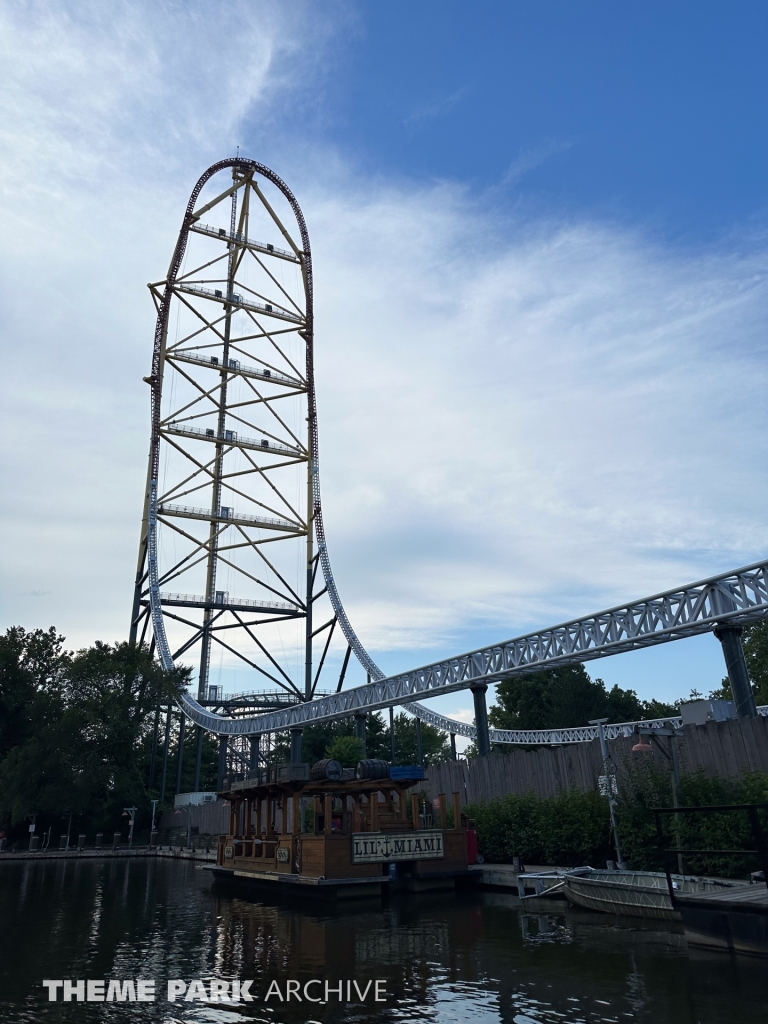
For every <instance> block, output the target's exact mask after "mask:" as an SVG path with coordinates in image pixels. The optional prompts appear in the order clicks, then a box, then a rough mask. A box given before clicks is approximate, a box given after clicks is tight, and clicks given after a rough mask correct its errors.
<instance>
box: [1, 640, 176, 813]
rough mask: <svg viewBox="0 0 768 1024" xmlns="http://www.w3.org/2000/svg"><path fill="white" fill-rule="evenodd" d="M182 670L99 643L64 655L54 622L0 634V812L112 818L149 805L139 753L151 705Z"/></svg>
mask: <svg viewBox="0 0 768 1024" xmlns="http://www.w3.org/2000/svg"><path fill="white" fill-rule="evenodd" d="M188 675H189V673H188V670H186V669H173V670H172V671H170V672H166V671H164V670H163V668H162V667H161V666H160V664H159V662H157V661H155V660H154V659H153V658H152V657H151V655H150V653H149V649H148V648H147V647H146V646H136V645H132V644H127V643H123V644H115V645H113V646H111V645H109V644H103V643H97V644H95V645H94V646H93V647H90V648H87V649H84V650H82V651H79V652H78V653H77V654H74V655H73V654H68V653H65V652H64V650H63V638H62V637H60V636H58V635H57V634H56V631H55V630H54V629H51V630H48V631H43V630H36V631H34V632H33V633H26V632H25V631H24V630H23V629H21V628H20V627H13V628H12V629H9V630H8V631H7V632H6V634H5V636H4V637H2V638H0V712H2V715H1V716H0V717H2V726H1V727H0V728H2V732H1V733H0V816H2V817H3V818H4V819H5V820H9V821H11V822H19V821H21V820H22V819H24V818H26V817H30V816H31V815H47V816H49V818H53V819H58V818H60V816H61V815H63V814H74V815H77V816H80V817H81V824H86V823H87V824H88V825H96V826H97V827H101V826H108V825H110V824H114V823H115V821H116V820H118V819H119V816H120V814H121V813H122V807H123V806H124V805H136V806H137V807H139V808H145V807H146V806H148V797H147V793H146V788H145V773H144V764H143V758H142V752H143V750H144V749H145V747H146V743H147V737H148V735H149V734H150V733H151V730H152V725H153V721H154V711H155V708H156V706H157V704H158V702H160V703H164V704H167V703H168V702H170V701H174V700H176V699H177V698H178V696H179V695H180V692H181V690H182V689H184V687H185V686H186V684H187V681H188Z"/></svg>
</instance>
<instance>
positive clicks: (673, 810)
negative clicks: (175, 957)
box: [653, 803, 768, 907]
mask: <svg viewBox="0 0 768 1024" xmlns="http://www.w3.org/2000/svg"><path fill="white" fill-rule="evenodd" d="M766 808H768V803H759V804H708V805H705V806H702V807H654V808H653V813H654V816H655V818H656V836H657V838H658V843H659V849H660V850H661V853H662V855H663V857H664V871H665V874H666V876H667V888H668V890H669V898H670V900H671V902H672V906H673V907H676V901H675V897H676V889H675V886H674V883H673V882H672V872H671V871H670V868H669V863H670V861H669V859H670V857H671V856H672V855H673V854H675V855H677V854H682V855H683V856H689V857H693V856H697V855H706V856H712V857H717V856H724V857H725V856H730V857H755V856H757V857H758V858H759V860H760V866H761V868H762V874H763V880H764V881H765V885H766V887H768V840H767V839H766V835H765V831H764V830H763V826H762V824H761V822H760V815H759V813H758V812H759V811H760V810H765V809H766ZM737 811H743V812H744V813H745V814H746V815H747V817H748V819H749V824H750V826H751V830H752V837H753V839H754V841H755V847H756V848H755V849H754V850H714V849H706V850H689V849H685V850H683V849H680V848H673V847H666V846H665V845H664V844H665V840H664V830H663V829H662V826H661V815H662V814H728V813H733V812H737Z"/></svg>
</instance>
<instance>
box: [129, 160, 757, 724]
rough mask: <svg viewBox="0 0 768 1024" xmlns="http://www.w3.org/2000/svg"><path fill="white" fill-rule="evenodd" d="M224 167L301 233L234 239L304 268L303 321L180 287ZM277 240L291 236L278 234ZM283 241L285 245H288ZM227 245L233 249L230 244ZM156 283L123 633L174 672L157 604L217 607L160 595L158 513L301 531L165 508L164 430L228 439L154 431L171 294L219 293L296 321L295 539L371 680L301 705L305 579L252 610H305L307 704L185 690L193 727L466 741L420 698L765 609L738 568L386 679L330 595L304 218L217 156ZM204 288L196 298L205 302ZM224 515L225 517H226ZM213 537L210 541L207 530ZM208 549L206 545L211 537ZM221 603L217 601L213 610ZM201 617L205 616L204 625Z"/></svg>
mask: <svg viewBox="0 0 768 1024" xmlns="http://www.w3.org/2000/svg"><path fill="white" fill-rule="evenodd" d="M228 168H231V169H232V171H233V177H234V176H235V174H239V175H241V176H243V175H245V176H249V180H250V179H251V178H253V176H254V175H260V176H262V177H263V178H265V179H266V180H268V181H269V182H271V183H272V184H273V185H274V186H276V188H277V189H278V190H279V191H280V192H281V193H282V195H283V196H284V197H285V199H286V200H287V202H288V204H289V206H290V208H291V210H292V212H293V214H294V216H295V218H296V223H297V225H298V227H299V232H300V236H301V250H300V251H299V250H298V249H296V251H295V254H294V253H292V252H290V251H289V250H275V247H274V246H260V245H259V244H256V243H252V242H250V241H249V240H246V241H245V242H243V241H242V240H240V241H239V243H238V244H240V245H241V246H244V247H248V248H250V249H253V250H254V251H258V252H263V253H268V254H269V255H270V256H274V257H276V258H281V259H287V260H293V261H294V262H300V263H301V267H302V273H303V278H304V289H305V299H306V308H305V312H304V314H303V316H302V317H299V316H298V315H295V314H293V313H292V312H291V311H289V310H287V309H284V308H282V307H278V306H276V305H275V304H274V303H269V304H268V303H266V302H265V301H261V302H256V301H255V300H251V299H248V300H245V299H243V297H242V295H232V294H229V293H228V294H227V296H226V297H223V296H222V293H221V292H220V291H219V292H215V291H213V292H212V291H211V290H210V289H203V288H201V287H197V286H191V285H188V284H186V285H185V284H183V283H181V284H180V283H179V280H178V278H179V272H180V269H181V266H182V263H183V260H184V255H185V251H186V247H187V241H188V238H189V233H190V231H193V230H194V231H196V232H198V233H200V234H204V235H205V234H210V236H211V237H213V238H216V237H219V236H221V235H222V234H223V233H224V232H223V231H222V230H218V231H216V230H215V229H214V228H208V227H207V226H206V225H202V224H200V217H201V216H202V215H203V214H204V213H205V212H207V210H208V209H210V207H211V206H212V205H214V204H213V203H209V204H208V205H207V206H203V207H202V209H200V210H196V209H195V207H196V203H197V200H198V198H199V196H200V193H201V191H202V189H203V187H204V186H205V184H206V183H207V182H208V181H209V180H210V178H211V177H212V176H213V175H215V174H216V173H218V172H219V171H222V170H225V169H228ZM234 191H235V186H233V187H232V189H231V190H230V192H234ZM257 191H258V190H257ZM228 194H229V192H227V193H224V194H223V195H224V196H226V195H228ZM221 199H222V196H220V197H218V199H217V200H216V202H218V201H220V200H221ZM233 210H234V206H233ZM233 225H234V213H233ZM234 237H235V234H234V227H233V230H232V238H233V239H234ZM286 238H288V235H287V234H286ZM288 240H289V241H290V239H288ZM291 244H293V243H291ZM230 248H232V249H234V242H233V243H232V245H231V246H230ZM230 259H231V258H230ZM162 284H163V286H164V287H163V289H162V291H160V290H159V289H158V290H156V302H157V305H158V316H157V325H156V329H155V338H154V349H153V359H152V373H151V375H150V377H149V378H147V381H148V383H149V384H150V386H151V388H152V437H151V446H150V468H149V475H148V477H149V478H148V487H147V496H146V505H145V532H144V535H143V539H142V544H143V546H142V551H141V553H140V559H139V571H138V573H137V584H136V597H135V600H134V614H133V623H132V635H133V636H135V634H136V628H137V625H138V623H139V622H140V620H141V616H142V614H145V615H146V616H148V618H149V619H151V623H152V631H153V635H154V642H155V645H156V648H157V652H158V655H159V657H160V660H161V662H162V664H163V665H164V667H165V668H171V667H172V666H173V665H174V660H175V658H174V654H173V653H172V651H171V647H170V644H169V641H168V637H167V635H166V629H165V616H164V613H163V604H164V603H165V604H172V603H176V604H180V603H181V604H184V605H185V606H187V607H190V606H205V607H206V615H207V616H208V615H209V614H210V612H211V610H212V609H213V608H215V607H216V600H214V595H213V594H212V593H211V594H207V595H205V596H204V597H203V598H198V599H196V600H197V604H195V599H192V598H191V595H183V594H182V595H179V594H177V595H161V590H160V584H161V573H160V570H159V564H158V517H159V516H160V515H161V514H162V513H163V512H166V514H168V513H169V510H170V513H175V514H176V515H180V516H186V517H187V518H192V519H195V518H197V519H209V520H211V522H221V521H223V520H225V519H226V521H227V522H232V523H234V522H236V523H239V524H244V525H248V523H249V522H250V523H251V524H252V525H255V526H262V527H264V526H267V527H269V528H271V529H273V530H283V531H285V532H289V533H290V532H291V531H293V532H294V534H296V533H297V532H298V529H299V524H297V523H295V522H292V521H290V520H278V519H275V518H272V519H269V520H268V519H265V518H258V517H254V516H246V515H244V514H241V515H240V516H239V518H237V517H235V518H234V519H233V518H232V510H231V509H224V508H221V509H219V507H218V506H217V505H215V504H214V507H213V508H212V511H211V513H210V514H208V513H207V512H206V510H204V509H196V508H194V507H187V506H180V505H171V504H168V503H166V504H163V502H162V501H161V500H160V499H159V497H158V477H159V469H160V445H161V434H162V429H163V427H164V428H165V430H166V434H167V433H174V434H175V435H178V436H190V437H195V438H197V439H198V440H208V441H213V442H214V444H216V446H217V450H218V449H219V447H220V446H221V444H222V442H223V441H224V440H225V439H224V431H223V429H221V428H220V429H219V431H218V432H217V433H215V432H214V431H213V430H208V431H203V430H201V429H200V428H196V427H184V426H179V425H178V424H176V423H170V424H168V423H165V424H163V421H162V419H161V411H160V406H161V396H162V374H163V361H164V358H165V344H166V338H167V333H168V322H169V312H170V308H171V299H172V298H173V296H174V294H178V293H179V291H182V292H185V293H187V294H188V295H192V294H194V295H198V293H199V294H200V295H201V296H203V297H204V298H206V299H208V300H211V299H213V300H216V299H219V298H221V300H222V302H224V303H225V305H226V304H228V305H227V308H230V309H231V308H234V307H235V306H237V308H238V309H246V308H247V309H251V310H252V311H258V312H259V313H266V314H268V315H270V316H274V317H276V318H278V319H281V320H283V321H292V322H296V323H298V324H300V326H301V330H302V337H304V339H305V341H306V352H307V354H306V380H305V381H304V382H301V384H302V385H305V386H306V394H307V407H308V416H307V419H308V440H309V451H308V453H307V454H308V458H309V476H310V487H309V490H310V494H311V514H308V516H307V519H308V522H307V524H306V528H305V529H304V532H305V533H306V536H307V543H308V546H309V550H310V551H311V544H312V536H311V534H312V527H314V535H315V538H316V541H317V555H316V556H315V558H316V559H317V560H319V564H320V567H321V570H322V575H323V580H324V583H325V590H326V591H327V595H328V598H329V600H330V603H331V606H332V608H333V613H334V617H335V621H336V622H338V625H339V627H340V629H341V632H342V634H343V636H344V637H345V639H346V641H347V644H348V645H349V650H350V651H353V652H354V654H355V656H356V658H357V660H358V661H359V662H360V664H361V665H362V667H363V668H364V669H365V671H366V673H367V675H368V678H369V683H367V684H366V685H365V686H358V687H354V688H350V689H347V690H340V692H338V693H334V694H329V695H325V696H322V697H317V698H316V699H309V698H310V697H311V695H312V694H313V693H314V687H311V688H310V679H309V674H310V671H311V635H312V634H311V606H312V601H313V600H314V598H313V597H312V583H310V584H308V591H307V594H308V597H307V602H306V608H305V610H304V611H303V612H302V609H301V607H299V606H298V605H296V606H289V605H287V604H285V603H283V604H282V605H278V604H277V603H273V605H272V608H271V609H270V608H268V606H267V605H268V603H267V602H262V603H261V604H259V605H258V608H259V610H261V611H270V610H271V611H272V612H273V613H277V612H280V614H282V615H283V616H289V615H290V614H294V613H295V614H297V615H298V614H305V615H306V617H307V637H308V639H307V643H308V645H310V646H309V647H308V651H309V654H308V661H307V664H308V666H309V668H308V669H307V673H308V676H307V688H306V693H305V699H304V700H303V701H302V702H300V703H296V704H294V705H293V706H290V707H285V708H281V709H280V710H276V711H269V712H267V713H265V714H260V715H256V716H254V717H250V718H228V717H226V716H222V715H217V714H213V713H212V712H210V711H208V710H206V708H205V707H203V706H202V705H201V704H200V703H198V701H196V700H194V699H193V698H192V697H191V696H190V695H188V694H185V695H184V696H183V698H182V701H181V707H182V710H183V712H184V713H185V715H187V717H188V718H189V719H191V721H192V722H194V723H195V724H197V725H198V726H200V727H201V728H203V729H206V730H207V731H209V732H211V733H216V734H219V735H225V736H246V735H253V734H262V733H270V732H276V731H280V730H285V729H289V728H292V727H302V726H304V725H310V724H315V723H320V722H328V721H332V720H334V719H337V718H341V717H346V716H349V715H352V714H354V713H355V712H358V713H359V712H367V711H377V710H381V709H384V708H388V707H392V706H397V705H399V706H402V707H404V708H405V710H407V711H408V712H409V713H410V714H412V715H414V716H416V717H417V718H419V719H421V720H422V721H424V722H426V723H427V724H429V725H432V726H435V727H436V728H438V729H441V730H444V731H446V732H449V733H453V734H457V735H461V736H465V737H468V738H471V739H474V738H475V737H476V735H477V732H476V729H475V727H474V726H471V725H468V724H466V723H463V722H459V721H455V720H453V719H450V718H447V717H445V716H442V715H439V714H436V713H434V712H432V711H430V710H429V709H427V708H426V707H424V706H423V705H421V704H419V703H418V700H419V698H423V697H432V696H438V695H440V694H447V693H453V692H456V691H459V690H464V689H468V688H472V687H477V686H482V685H484V684H489V683H496V682H500V681H501V680H504V679H509V678H511V677H513V676H516V675H521V674H526V673H530V672H534V671H537V670H540V669H542V668H545V667H556V666H562V665H571V664H576V663H580V662H585V661H590V660H593V659H596V658H601V657H607V656H610V655H613V654H618V653H621V652H625V651H630V650H636V649H638V648H641V647H648V646H653V645H656V644H660V643H667V642H670V641H672V640H678V639H682V638H684V637H688V636H694V635H696V634H700V633H703V632H709V631H711V630H712V629H714V628H715V627H716V626H718V625H723V624H733V625H743V624H745V623H749V622H752V621H754V620H756V619H758V618H761V617H763V616H765V615H766V614H768V561H764V562H758V563H755V564H754V565H750V566H747V567H746V568H743V569H738V570H735V571H734V572H730V573H725V574H723V575H720V576H715V577H711V578H709V579H707V580H703V581H700V582H698V583H694V584H691V585H689V586H686V587H681V588H677V589H675V590H670V591H667V592H665V593H662V594H656V595H654V596H653V597H649V598H645V599H643V600H641V601H636V602H633V603H631V604H628V605H623V606H619V607H616V608H612V609H608V610H607V611H603V612H599V613H597V614H595V615H590V616H587V617H586V618H582V619H574V620H572V621H570V622H566V623H562V624H560V625H558V626H554V627H552V628H550V629H546V630H542V631H539V632H535V633H529V634H526V635H524V636H521V637H518V638H516V639H513V640H509V641H505V642H503V643H500V644H495V645H492V646H489V647H485V648H481V649H479V650H476V651H471V652H469V653H467V654H463V655H460V656H458V657H455V658H450V659H447V660H442V661H437V662H434V663H432V664H430V665H426V666H423V667H421V668H418V669H415V670H413V671H411V672H405V673H400V674H398V675H395V676H391V677H386V676H385V674H384V673H383V672H382V671H381V669H380V668H379V667H378V665H376V663H375V662H374V661H373V659H372V658H371V656H370V655H369V654H368V652H367V651H366V650H365V647H364V646H363V644H362V643H361V641H360V639H359V638H358V636H357V634H356V633H355V631H354V629H353V628H352V625H351V623H350V621H349V618H348V616H347V614H346V611H345V609H344V606H343V604H342V601H341V598H340V596H339V593H338V589H337V586H336V582H335V580H334V577H333V572H332V569H331V563H330V558H329V555H328V546H327V542H326V538H325V531H324V527H323V511H322V502H321V496H320V471H319V447H318V430H317V411H316V402H315V384H314V368H313V324H314V320H313V277H312V256H311V249H310V243H309V235H308V232H307V227H306V223H305V220H304V217H303V214H302V212H301V209H300V208H299V205H298V203H297V201H296V199H295V197H294V196H293V194H292V192H291V191H290V189H289V188H288V187H287V185H286V184H285V183H284V182H283V181H282V179H281V178H279V177H278V176H277V175H276V174H275V173H274V172H273V171H271V170H270V169H269V168H267V167H265V166H264V165H263V164H259V163H257V162H256V161H253V160H246V159H244V158H236V159H229V160H222V161H220V162H218V163H216V164H214V165H213V166H212V167H210V168H208V170H207V171H206V172H205V174H203V175H202V177H201V178H200V180H199V181H198V182H197V184H196V185H195V188H194V189H193V191H192V195H191V197H190V200H189V203H188V205H187V209H186V213H185V216H184V221H183V224H182V228H181V231H180V234H179V238H178V242H177V244H176V249H175V251H174V255H173V259H172V261H171V266H170V268H169V272H168V276H167V278H166V280H165V282H163V283H162ZM203 293H205V294H204V295H203ZM176 358H177V359H181V360H182V361H183V360H184V359H186V362H187V363H190V364H192V363H195V362H201V363H202V362H203V361H204V360H203V359H202V358H201V357H200V356H198V355H190V354H189V353H187V354H186V356H185V355H184V354H183V353H182V354H181V355H180V356H177V357H176ZM236 369H237V372H238V373H243V374H246V375H247V374H250V376H251V377H258V376H259V375H261V376H264V371H263V370H262V369H259V368H258V367H256V368H250V369H247V368H241V367H240V366H239V364H238V366H237V368H236ZM267 376H269V374H267ZM269 379H270V382H271V383H273V384H285V385H286V386H292V385H296V384H297V383H298V382H297V381H296V380H292V379H291V378H290V377H288V376H282V377H281V375H280V374H276V375H275V376H274V377H270V378H269ZM222 403H223V400H222ZM222 422H223V421H222ZM227 434H228V435H231V434H232V431H229V432H227ZM229 440H230V438H229V436H228V437H227V438H226V442H227V443H228V442H229ZM241 443H242V445H243V446H244V447H246V448H248V447H250V448H251V449H258V448H259V447H260V446H264V445H267V446H268V442H264V441H261V442H258V440H256V439H254V440H252V441H247V442H246V441H243V442H241ZM283 447H284V448H285V454H287V455H289V456H290V455H294V454H296V451H297V450H295V449H288V448H286V447H285V446H283ZM269 451H270V453H274V454H275V455H280V454H283V452H282V449H281V448H280V446H279V445H274V444H273V445H272V447H271V448H270V449H269ZM225 513H226V514H225ZM227 517H230V518H228V519H227ZM211 537H212V538H213V529H212V532H211ZM211 543H213V540H212V541H211ZM310 564H312V563H310ZM313 579H314V577H313ZM174 598H175V599H178V600H176V601H175V602H174V600H172V599H174ZM184 599H186V600H184ZM221 603H222V602H219V604H221ZM250 606H253V607H256V606H257V605H256V602H253V601H250V602H249V601H245V602H241V603H240V604H234V603H233V604H230V605H227V607H228V608H231V609H235V610H237V609H243V608H246V607H250ZM142 607H144V609H145V612H144V613H142ZM291 608H293V611H291ZM207 621H208V619H206V622H207ZM205 628H206V627H205V626H204V627H203V628H202V629H201V630H200V631H199V633H198V637H199V636H201V635H203V634H204V629H205ZM329 642H330V640H329ZM188 646H190V645H189V644H187V645H186V647H183V648H182V649H181V650H185V649H186V648H187V647H188ZM326 650H327V646H326ZM177 656H178V652H177ZM321 665H322V663H321ZM318 675H319V672H318ZM316 684H317V679H315V686H316ZM199 696H200V694H199ZM645 724H653V723H645ZM630 726H634V723H625V724H624V725H622V726H611V727H608V728H610V729H623V728H625V727H626V728H629V727H630ZM593 731H594V732H595V735H596V730H594V729H590V728H584V729H579V730H573V729H571V730H533V731H531V730H525V731H523V730H495V729H491V730H490V739H491V741H492V742H496V743H536V742H550V743H553V742H555V743H556V742H574V741H576V742H579V741H584V740H586V739H592V738H593V736H592V732H593ZM577 734H578V735H577ZM582 734H583V735H582ZM617 735H619V733H617ZM545 737H546V738H545Z"/></svg>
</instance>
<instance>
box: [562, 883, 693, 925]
mask: <svg viewBox="0 0 768 1024" xmlns="http://www.w3.org/2000/svg"><path fill="white" fill-rule="evenodd" d="M665 885H666V880H665ZM563 892H564V893H565V896H566V898H567V899H568V901H569V902H570V903H573V904H574V905H575V906H577V907H585V908H586V909H588V910H600V911H602V912H603V913H606V914H628V915H630V916H632V917H651V918H656V919H657V920H662V921H679V920H680V914H679V913H678V912H677V911H676V910H674V909H673V908H672V903H671V902H670V899H669V893H668V892H667V891H666V889H664V890H662V889H660V888H655V887H653V888H652V887H649V886H642V885H633V884H632V883H624V884H617V883H615V882H604V881H602V880H598V879H594V878H589V877H587V878H567V879H566V880H565V882H564V884H563Z"/></svg>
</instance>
